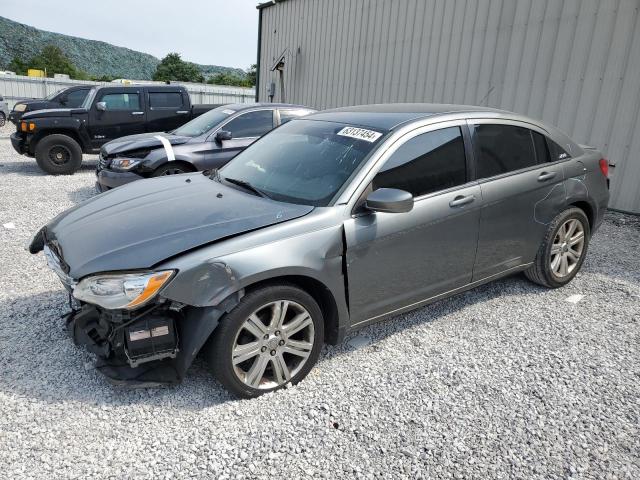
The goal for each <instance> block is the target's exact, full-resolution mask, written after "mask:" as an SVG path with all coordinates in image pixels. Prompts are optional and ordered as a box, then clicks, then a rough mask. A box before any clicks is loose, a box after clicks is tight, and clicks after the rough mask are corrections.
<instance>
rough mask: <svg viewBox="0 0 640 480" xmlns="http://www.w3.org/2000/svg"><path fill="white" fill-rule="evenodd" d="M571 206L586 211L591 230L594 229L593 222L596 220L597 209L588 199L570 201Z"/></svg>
mask: <svg viewBox="0 0 640 480" xmlns="http://www.w3.org/2000/svg"><path fill="white" fill-rule="evenodd" d="M569 207H576V208H579V209H580V210H582V211H583V212H584V214H585V215H586V216H587V220H589V230H590V231H592V230H593V223H594V221H595V211H594V209H593V206H592V205H591V204H590V203H589V202H588V201H586V200H578V201H576V202H573V203H570V204H569Z"/></svg>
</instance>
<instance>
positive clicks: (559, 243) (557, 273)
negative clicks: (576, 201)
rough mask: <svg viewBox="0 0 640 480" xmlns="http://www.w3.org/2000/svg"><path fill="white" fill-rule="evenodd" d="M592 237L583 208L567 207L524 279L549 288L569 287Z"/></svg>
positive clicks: (548, 234)
mask: <svg viewBox="0 0 640 480" xmlns="http://www.w3.org/2000/svg"><path fill="white" fill-rule="evenodd" d="M590 237H591V231H590V229H589V220H588V219H587V216H586V215H585V214H584V212H583V211H582V210H581V209H579V208H568V209H567V210H565V211H564V212H561V213H560V214H559V215H558V216H557V217H556V218H554V219H553V221H552V222H551V224H550V225H549V228H548V229H547V233H546V234H545V237H544V239H543V241H542V244H541V245H540V249H539V250H538V253H537V255H536V259H535V261H534V263H533V265H531V267H529V269H528V270H525V272H524V274H525V276H526V277H527V278H528V279H529V280H531V281H532V282H534V283H537V284H538V285H542V286H543V287H547V288H558V287H562V286H563V285H566V284H567V283H569V282H570V281H571V280H572V279H573V277H575V276H576V274H577V273H578V271H579V270H580V267H582V263H583V262H584V258H585V257H586V255H587V247H588V246H589V239H590Z"/></svg>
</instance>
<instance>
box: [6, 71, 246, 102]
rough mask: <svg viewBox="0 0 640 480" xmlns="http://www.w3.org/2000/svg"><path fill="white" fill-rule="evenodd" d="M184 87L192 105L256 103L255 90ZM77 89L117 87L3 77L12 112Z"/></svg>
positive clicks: (92, 83) (59, 80) (21, 77)
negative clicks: (29, 101)
mask: <svg viewBox="0 0 640 480" xmlns="http://www.w3.org/2000/svg"><path fill="white" fill-rule="evenodd" d="M143 83H145V84H159V85H164V83H163V82H143ZM174 84H175V85H184V86H185V88H186V89H187V91H188V92H189V96H190V97H191V102H192V103H194V104H202V103H251V102H253V101H254V99H255V90H254V89H252V88H243V87H228V86H225V85H205V84H200V83H186V82H174ZM74 85H92V86H93V85H105V86H111V87H117V86H119V84H117V83H105V82H91V81H86V80H66V79H59V78H34V77H25V76H21V75H0V95H2V96H4V98H5V99H6V100H7V101H8V102H9V108H11V107H13V104H14V103H15V102H16V101H18V100H24V99H29V98H42V97H46V96H47V95H49V94H50V93H54V92H56V91H58V90H60V89H62V88H66V87H71V86H74Z"/></svg>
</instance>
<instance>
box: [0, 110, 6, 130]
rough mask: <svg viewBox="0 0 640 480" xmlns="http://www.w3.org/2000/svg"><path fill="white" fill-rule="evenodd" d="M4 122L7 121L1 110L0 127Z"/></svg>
mask: <svg viewBox="0 0 640 480" xmlns="http://www.w3.org/2000/svg"><path fill="white" fill-rule="evenodd" d="M5 123H7V117H5V116H4V113H3V112H0V128H2V127H4V125H5Z"/></svg>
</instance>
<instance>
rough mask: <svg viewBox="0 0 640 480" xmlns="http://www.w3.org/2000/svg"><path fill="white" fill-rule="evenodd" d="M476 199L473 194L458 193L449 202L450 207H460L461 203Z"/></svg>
mask: <svg viewBox="0 0 640 480" xmlns="http://www.w3.org/2000/svg"><path fill="white" fill-rule="evenodd" d="M475 199H476V197H474V196H473V195H467V196H464V195H458V196H457V197H456V198H454V199H453V200H451V201H450V202H449V206H450V207H461V206H462V205H467V204H469V203H471V202H473V201H474V200H475Z"/></svg>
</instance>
